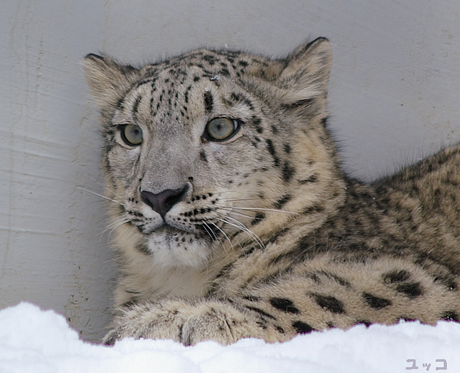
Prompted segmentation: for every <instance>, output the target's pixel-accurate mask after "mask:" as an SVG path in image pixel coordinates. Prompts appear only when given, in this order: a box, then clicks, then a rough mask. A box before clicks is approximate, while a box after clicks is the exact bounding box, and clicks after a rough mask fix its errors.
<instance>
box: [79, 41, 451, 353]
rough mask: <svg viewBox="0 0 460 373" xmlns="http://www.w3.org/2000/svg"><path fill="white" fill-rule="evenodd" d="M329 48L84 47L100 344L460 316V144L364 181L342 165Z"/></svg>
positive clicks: (268, 336) (280, 336)
mask: <svg viewBox="0 0 460 373" xmlns="http://www.w3.org/2000/svg"><path fill="white" fill-rule="evenodd" d="M331 58H332V54H331V49H330V45H329V42H328V41H327V40H326V39H324V38H320V39H317V40H315V41H313V42H311V43H309V44H306V45H303V46H301V47H299V48H298V49H296V50H295V51H293V52H292V53H291V54H290V55H289V56H288V57H287V58H285V59H279V60H270V59H267V58H263V57H260V56H255V55H252V54H248V53H243V52H232V51H228V50H223V51H212V50H198V51H193V52H190V53H188V54H185V55H182V56H179V57H177V58H173V59H170V60H168V61H162V62H159V63H156V64H150V65H146V66H143V67H141V68H134V67H132V66H126V65H122V64H120V63H118V62H116V61H114V60H113V59H111V58H109V57H107V56H97V55H94V54H91V55H88V56H87V57H86V60H85V68H86V74H87V79H88V82H89V85H90V87H91V89H92V92H93V95H94V97H95V99H96V102H97V103H98V105H99V107H100V110H101V118H102V128H103V134H104V137H105V151H104V160H103V164H104V171H105V177H106V186H107V188H106V195H107V197H108V198H109V199H111V200H112V201H113V202H114V203H111V205H110V218H111V225H112V226H111V227H112V229H113V230H114V244H115V246H116V247H117V249H118V252H119V254H120V266H121V272H122V273H121V277H120V279H119V282H118V286H117V289H116V294H115V306H116V307H115V309H116V315H115V319H114V323H113V329H112V331H111V332H109V334H108V335H107V336H106V338H105V342H106V343H108V344H111V343H114V342H115V340H118V339H121V338H124V337H134V338H171V339H174V340H176V341H180V342H182V343H184V344H186V345H191V344H195V343H197V342H199V341H203V340H210V339H211V340H216V341H218V342H220V343H222V344H229V343H232V342H235V341H237V340H238V339H240V338H245V337H257V338H262V339H264V340H266V341H269V342H275V341H285V340H288V339H290V338H292V337H293V336H294V335H296V334H298V333H310V332H312V331H314V330H324V329H327V328H334V327H339V328H348V327H351V326H352V325H355V324H357V323H364V324H366V325H368V324H370V323H384V324H392V323H397V322H398V320H400V319H406V320H413V319H418V320H420V321H422V322H424V323H429V324H435V323H436V322H437V320H440V319H443V320H453V321H459V314H460V295H459V279H458V273H459V271H460V245H459V243H460V222H459V221H460V220H459V208H460V191H459V185H460V176H459V173H458V172H457V169H458V166H459V165H460V152H459V147H458V146H454V147H451V148H449V149H446V150H444V151H442V152H440V153H439V154H438V155H436V156H434V157H431V158H429V159H426V160H424V161H422V162H420V163H418V164H416V165H414V166H412V167H409V168H407V169H404V170H402V171H401V172H400V173H399V174H397V175H395V176H393V177H390V178H386V179H383V180H380V181H377V182H375V183H373V184H371V185H364V184H362V183H360V182H358V181H356V180H353V179H350V178H349V177H347V176H346V175H344V174H343V172H342V171H341V169H340V163H339V160H338V157H337V153H336V148H335V146H334V143H333V141H332V140H331V138H330V136H329V133H328V131H327V127H326V120H327V107H326V106H327V105H326V93H327V82H328V76H329V71H330V66H331Z"/></svg>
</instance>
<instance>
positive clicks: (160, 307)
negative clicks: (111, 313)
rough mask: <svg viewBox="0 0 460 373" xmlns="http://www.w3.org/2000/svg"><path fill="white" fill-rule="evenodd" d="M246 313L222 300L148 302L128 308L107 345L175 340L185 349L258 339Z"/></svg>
mask: <svg viewBox="0 0 460 373" xmlns="http://www.w3.org/2000/svg"><path fill="white" fill-rule="evenodd" d="M247 316H248V315H247V314H245V313H244V312H241V311H240V310H238V309H236V308H234V307H232V306H231V305H230V304H229V303H225V302H219V301H208V302H200V303H197V304H189V303H186V302H183V301H174V300H170V301H167V302H163V303H160V304H154V303H145V304H142V305H136V306H133V307H132V308H130V309H125V310H124V311H123V314H122V315H121V316H118V317H116V318H115V320H114V326H115V327H114V329H113V330H111V331H110V332H109V333H108V334H107V335H106V337H105V338H104V343H105V344H107V345H113V344H114V343H115V341H117V340H120V339H123V338H126V337H131V338H135V339H140V338H148V339H172V340H174V341H176V342H181V343H183V344H184V345H186V346H190V345H195V344H196V343H198V342H202V341H208V340H213V341H216V342H218V343H220V344H222V345H228V344H231V343H234V342H236V341H237V340H238V339H241V338H245V337H259V338H263V336H262V335H259V334H260V328H257V327H255V326H254V325H252V323H251V322H250V321H249V320H248V318H247Z"/></svg>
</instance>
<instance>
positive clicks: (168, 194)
mask: <svg viewBox="0 0 460 373" xmlns="http://www.w3.org/2000/svg"><path fill="white" fill-rule="evenodd" d="M187 189H188V188H187V186H185V187H184V188H182V189H175V190H173V189H166V190H164V191H162V192H161V193H158V194H154V193H151V192H148V191H146V190H144V191H142V192H141V198H142V201H144V203H146V204H147V205H149V206H150V207H151V208H152V209H153V210H154V211H156V212H157V213H159V214H160V215H161V217H162V218H163V219H164V217H165V215H166V213H167V212H168V211H169V210H171V208H172V207H173V206H174V205H175V204H176V203H177V202H179V201H180V200H181V199H182V198H183V197H184V195H185V193H186V192H187Z"/></svg>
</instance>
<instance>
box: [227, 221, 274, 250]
mask: <svg viewBox="0 0 460 373" xmlns="http://www.w3.org/2000/svg"><path fill="white" fill-rule="evenodd" d="M227 218H228V219H231V220H232V221H234V222H235V223H236V224H240V225H241V226H242V227H243V229H244V231H245V232H246V233H247V234H249V235H251V236H252V237H254V239H255V241H256V242H257V243H258V244H259V245H260V247H261V248H262V249H264V248H265V245H264V243H263V242H262V240H261V239H260V237H259V236H258V235H257V234H255V233H254V232H253V231H251V230H250V229H249V228H248V227H246V226H245V225H244V224H243V223H242V222H240V221H239V220H237V219H235V218H232V217H231V216H227Z"/></svg>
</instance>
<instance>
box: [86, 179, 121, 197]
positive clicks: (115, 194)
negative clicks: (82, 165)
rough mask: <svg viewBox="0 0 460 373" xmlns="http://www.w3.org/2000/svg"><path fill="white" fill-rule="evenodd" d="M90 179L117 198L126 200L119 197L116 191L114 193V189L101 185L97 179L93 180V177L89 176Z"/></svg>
mask: <svg viewBox="0 0 460 373" xmlns="http://www.w3.org/2000/svg"><path fill="white" fill-rule="evenodd" d="M88 179H90V180H91V181H93V182H95V183H96V184H99V185H100V186H101V187H103V188H104V189H107V190H108V191H109V192H111V193H113V195H114V196H115V197H118V198H120V199H121V200H123V199H124V198H123V197H121V196H119V195H118V194H117V193H115V191H113V190H112V189H110V188H108V187H107V185H104V184H102V183H100V182H99V181H97V180H96V179H93V178H92V177H90V176H88Z"/></svg>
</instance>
